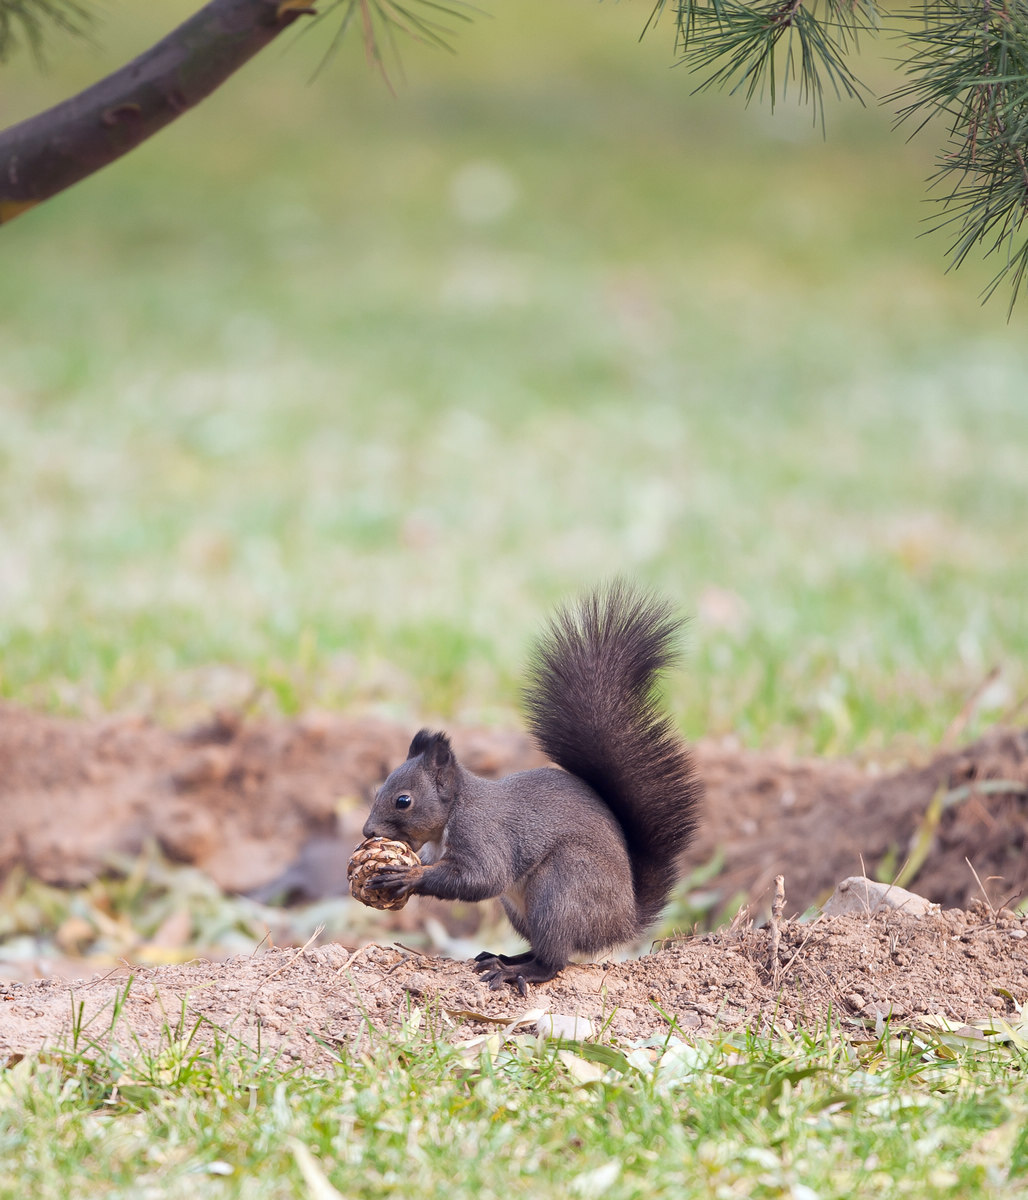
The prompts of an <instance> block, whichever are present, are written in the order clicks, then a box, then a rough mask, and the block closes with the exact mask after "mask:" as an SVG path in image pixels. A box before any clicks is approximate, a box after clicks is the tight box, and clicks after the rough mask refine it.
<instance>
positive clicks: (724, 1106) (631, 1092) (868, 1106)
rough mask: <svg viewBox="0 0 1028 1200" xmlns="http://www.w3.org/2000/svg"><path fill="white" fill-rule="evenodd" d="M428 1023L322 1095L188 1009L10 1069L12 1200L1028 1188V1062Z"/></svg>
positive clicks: (322, 1086) (865, 1045)
mask: <svg viewBox="0 0 1028 1200" xmlns="http://www.w3.org/2000/svg"><path fill="white" fill-rule="evenodd" d="M116 1020H117V1019H116V1016H115V1018H113V1021H114V1023H115V1024H116ZM430 1024H431V1022H430V1021H428V1020H427V1018H426V1015H425V1014H424V1013H420V1012H417V1011H415V1012H414V1013H412V1020H411V1021H410V1023H409V1024H408V1027H407V1029H406V1030H405V1031H403V1032H401V1033H399V1034H394V1035H392V1036H391V1037H385V1036H383V1035H381V1034H379V1033H376V1032H375V1031H373V1030H369V1032H368V1034H367V1035H366V1036H364V1037H363V1038H362V1040H361V1044H360V1045H359V1046H357V1047H355V1048H354V1050H353V1052H352V1053H348V1054H347V1055H346V1056H345V1057H344V1058H343V1059H342V1060H341V1061H340V1062H339V1064H338V1066H337V1068H336V1069H335V1070H334V1071H333V1072H332V1073H330V1074H329V1075H328V1076H327V1077H325V1078H312V1077H309V1076H304V1075H303V1074H301V1073H299V1072H297V1071H294V1070H283V1068H282V1066H281V1064H277V1063H275V1062H273V1061H267V1060H262V1059H260V1058H258V1057H256V1056H253V1055H251V1054H248V1053H245V1052H241V1051H239V1050H238V1049H235V1048H233V1047H231V1046H230V1044H229V1043H227V1042H226V1041H223V1040H222V1041H218V1040H216V1044H215V1047H214V1049H212V1050H210V1051H207V1052H203V1051H201V1050H200V1049H199V1048H198V1047H199V1043H198V1041H197V1040H196V1038H195V1036H194V1034H195V1033H196V1031H195V1030H191V1029H189V1028H182V1029H179V1028H177V1027H176V1025H175V1021H174V1016H173V1015H172V1019H171V1020H170V1021H169V1026H168V1036H167V1044H166V1046H165V1048H164V1049H163V1050H162V1051H161V1052H160V1053H158V1054H155V1055H154V1054H151V1055H144V1056H142V1057H137V1058H136V1059H135V1060H134V1061H133V1062H132V1064H131V1065H127V1055H126V1054H125V1053H124V1051H118V1050H117V1049H115V1050H114V1051H111V1052H100V1051H98V1050H97V1049H96V1048H95V1045H91V1044H90V1037H91V1036H94V1035H95V1032H96V1031H92V1032H91V1031H89V1030H79V1031H77V1035H74V1036H76V1038H77V1045H69V1046H68V1047H66V1048H65V1049H64V1050H55V1051H54V1052H52V1053H50V1054H48V1055H47V1057H46V1058H45V1059H43V1060H34V1061H33V1060H25V1061H23V1062H21V1063H19V1064H18V1065H16V1066H14V1067H13V1068H12V1069H9V1070H8V1071H7V1072H6V1073H4V1074H3V1075H2V1076H0V1146H2V1147H3V1151H4V1153H3V1156H2V1158H0V1196H3V1197H7V1196H11V1197H14V1196H24V1195H26V1194H31V1195H33V1196H39V1197H41V1198H46V1197H51V1196H52V1197H61V1198H62V1200H63V1198H65V1197H75V1196H86V1195H103V1196H110V1197H115V1196H126V1197H128V1196H132V1197H139V1196H154V1197H158V1196H159V1197H176V1196H192V1195H195V1194H196V1191H197V1189H200V1190H202V1192H203V1194H204V1195H210V1196H225V1197H230V1196H233V1197H234V1196H239V1197H280V1196H281V1197H284V1196H296V1195H309V1196H312V1197H316V1198H317V1200H332V1198H333V1197H336V1196H339V1195H342V1196H361V1197H376V1196H395V1195H398V1194H403V1195H405V1196H413V1197H465V1196H467V1197H491V1196H501V1195H503V1196H533V1197H540V1196H541V1197H547V1196H561V1197H564V1196H569V1195H570V1196H584V1197H591V1196H600V1195H603V1196H607V1197H610V1198H611V1200H617V1198H620V1197H626V1198H627V1197H634V1196H640V1195H646V1196H664V1195H666V1196H685V1197H691V1196H697V1197H700V1196H703V1197H705V1196H724V1197H733V1196H745V1197H752V1196H757V1197H777V1196H787V1197H796V1198H797V1200H814V1198H815V1197H821V1198H822V1200H828V1198H830V1197H847V1198H848V1197H851V1196H854V1195H863V1194H872V1193H873V1194H874V1195H881V1196H901V1195H916V1196H918V1197H926V1198H927V1197H943V1196H947V1197H949V1196H965V1195H968V1196H969V1195H974V1196H982V1197H986V1198H988V1197H1004V1196H1018V1195H1023V1194H1024V1186H1025V1175H1026V1171H1028V1125H1026V1116H1028V1108H1026V1105H1025V1098H1024V1079H1023V1075H1024V1070H1025V1065H1026V1062H1025V1059H1024V1055H1023V1052H1022V1051H1019V1050H1016V1049H1014V1050H1010V1049H1009V1048H1001V1047H993V1048H987V1049H984V1050H980V1051H974V1052H972V1051H969V1050H954V1049H952V1048H949V1047H947V1046H946V1045H945V1043H944V1042H942V1041H939V1040H937V1039H933V1038H932V1037H928V1036H925V1035H914V1036H909V1035H907V1036H903V1037H901V1036H897V1034H896V1033H895V1032H890V1031H888V1030H886V1031H884V1032H883V1033H882V1034H881V1035H880V1036H879V1037H878V1038H877V1039H876V1038H875V1037H874V1036H869V1037H868V1038H867V1039H864V1040H856V1041H854V1040H850V1039H848V1038H847V1037H845V1036H843V1035H842V1034H841V1033H840V1031H839V1030H837V1029H829V1030H826V1031H823V1032H822V1033H820V1034H817V1035H810V1036H796V1037H794V1038H785V1039H779V1040H776V1041H774V1042H769V1041H767V1040H766V1039H758V1038H752V1037H741V1038H735V1039H733V1038H726V1039H723V1040H718V1041H713V1042H700V1043H697V1044H696V1045H695V1046H691V1045H687V1044H685V1043H683V1042H680V1041H677V1040H676V1039H674V1038H670V1039H669V1040H668V1041H667V1042H665V1043H662V1044H658V1045H655V1046H654V1047H652V1048H647V1047H639V1048H635V1049H630V1048H627V1047H626V1048H621V1049H619V1048H616V1047H611V1046H607V1047H604V1046H602V1045H601V1046H597V1045H594V1044H591V1043H565V1044H564V1047H563V1048H561V1047H560V1046H559V1045H557V1044H554V1043H537V1042H536V1041H535V1039H533V1038H523V1039H515V1040H514V1041H513V1042H510V1043H506V1044H502V1045H501V1044H500V1043H499V1041H497V1040H494V1041H492V1042H489V1043H487V1044H486V1045H485V1046H484V1047H483V1048H481V1049H476V1048H474V1047H468V1048H466V1049H461V1048H456V1049H455V1048H453V1047H450V1046H448V1045H446V1044H444V1043H441V1042H440V1041H438V1040H436V1039H435V1038H434V1037H433V1036H432V1031H431V1029H430V1028H429V1026H430ZM419 1026H420V1028H419ZM128 1049H131V1047H129V1048H128ZM455 1163H459V1169H457V1170H456V1171H455V1169H454V1164H455Z"/></svg>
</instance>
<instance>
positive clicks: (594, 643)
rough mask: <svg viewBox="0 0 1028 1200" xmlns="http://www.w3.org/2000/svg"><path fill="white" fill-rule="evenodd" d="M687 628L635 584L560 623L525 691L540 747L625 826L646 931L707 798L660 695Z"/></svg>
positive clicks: (544, 643)
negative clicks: (681, 633) (679, 639)
mask: <svg viewBox="0 0 1028 1200" xmlns="http://www.w3.org/2000/svg"><path fill="white" fill-rule="evenodd" d="M680 627H681V621H680V619H679V618H678V617H676V615H675V613H674V611H673V610H672V608H671V607H670V605H668V604H667V603H666V602H664V601H663V600H661V599H659V598H658V597H656V596H654V595H651V594H646V593H642V592H638V591H636V590H635V589H633V588H631V587H629V586H628V585H627V584H624V583H620V582H619V583H614V584H612V585H611V586H610V587H608V588H607V589H606V590H603V591H597V592H592V593H590V594H588V595H587V596H586V597H585V598H584V599H583V600H582V601H581V602H580V603H579V604H577V605H574V606H571V607H568V608H565V609H563V610H561V611H559V612H558V613H557V614H556V615H555V616H554V618H553V620H552V621H551V623H550V625H549V627H548V628H547V630H546V631H545V632H544V634H543V636H542V637H541V638H540V640H539V642H538V644H537V646H536V648H535V652H534V655H533V657H532V660H531V663H530V667H529V674H528V680H527V683H526V687H525V692H524V703H525V709H526V714H527V718H528V724H529V728H530V729H531V731H532V733H533V735H534V736H535V738H536V741H537V742H538V744H539V746H540V748H541V749H542V750H543V752H544V753H545V754H547V755H548V756H549V757H550V758H551V759H552V760H553V761H554V762H555V763H557V764H558V765H559V766H561V767H563V768H564V770H566V771H569V772H570V773H571V774H572V775H577V776H578V778H579V779H581V780H583V781H584V782H585V783H587V784H588V785H589V786H590V787H591V788H592V789H593V790H594V791H595V792H596V793H597V794H598V795H599V796H600V798H601V799H602V800H603V802H604V804H606V806H607V807H608V808H609V809H610V811H611V812H612V813H613V814H614V816H615V818H616V820H617V822H618V824H619V825H620V827H621V830H622V833H623V835H624V839H625V844H626V846H627V848H628V854H629V858H630V860H631V864H632V876H633V887H634V891H635V902H636V911H637V915H638V920H639V924H640V926H641V927H643V928H645V927H646V926H648V925H651V924H652V923H653V922H654V921H655V920H656V919H657V917H658V916H659V914H660V910H661V909H662V908H663V906H664V904H665V903H666V902H667V899H668V897H669V895H670V893H671V890H672V888H673V887H674V885H675V882H676V880H677V878H678V858H679V855H680V854H681V852H682V851H683V850H684V849H685V847H686V845H687V844H688V843H689V841H690V839H691V837H692V834H693V832H694V830H695V827H696V821H697V809H698V806H699V802H700V798H701V793H702V787H701V784H700V782H699V779H698V778H697V776H696V774H695V771H694V768H693V764H692V759H691V757H690V755H689V751H688V748H687V747H686V745H685V743H684V742H683V741H682V739H681V738H680V737H679V735H678V732H677V730H676V729H675V726H674V724H673V722H672V720H671V718H670V717H669V716H668V714H667V713H666V712H665V710H664V709H663V707H662V706H661V703H660V700H659V697H658V696H657V695H656V691H655V688H656V682H657V677H658V676H659V675H660V673H661V672H662V671H664V670H665V668H667V667H668V666H669V665H670V664H671V663H673V662H674V661H675V660H676V658H677V653H676V650H675V641H676V638H677V635H678V632H679V630H680Z"/></svg>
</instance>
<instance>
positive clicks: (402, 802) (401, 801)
mask: <svg viewBox="0 0 1028 1200" xmlns="http://www.w3.org/2000/svg"><path fill="white" fill-rule="evenodd" d="M410 806H411V798H410V796H408V795H407V793H406V792H404V794H403V795H402V796H397V797H396V807H397V808H410Z"/></svg>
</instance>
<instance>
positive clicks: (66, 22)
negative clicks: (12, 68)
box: [0, 0, 93, 62]
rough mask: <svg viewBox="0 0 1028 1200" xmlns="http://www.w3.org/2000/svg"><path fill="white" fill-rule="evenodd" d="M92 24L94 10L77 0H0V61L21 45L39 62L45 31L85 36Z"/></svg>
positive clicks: (46, 32) (6, 58)
mask: <svg viewBox="0 0 1028 1200" xmlns="http://www.w3.org/2000/svg"><path fill="white" fill-rule="evenodd" d="M92 24H93V14H92V13H91V12H90V10H89V8H87V7H86V6H85V5H84V4H81V3H79V0H0V62H6V61H7V60H8V59H9V58H10V57H11V55H12V54H13V53H14V51H15V50H17V49H18V48H19V47H20V46H23V45H24V46H27V47H28V48H29V49H30V50H31V51H32V53H33V55H34V56H35V58H36V60H37V61H40V62H41V61H42V59H43V51H44V46H45V43H46V38H47V35H48V33H50V32H52V31H53V30H54V29H60V30H63V31H64V32H65V33H71V34H75V35H76V36H78V37H84V36H85V35H86V34H87V33H88V32H89V29H90V27H91V26H92Z"/></svg>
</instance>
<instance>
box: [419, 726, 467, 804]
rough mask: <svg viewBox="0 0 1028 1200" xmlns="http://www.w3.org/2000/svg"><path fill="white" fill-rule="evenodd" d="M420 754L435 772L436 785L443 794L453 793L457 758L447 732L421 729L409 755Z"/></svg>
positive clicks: (428, 766)
mask: <svg viewBox="0 0 1028 1200" xmlns="http://www.w3.org/2000/svg"><path fill="white" fill-rule="evenodd" d="M419 754H423V755H424V756H425V766H426V767H427V768H428V770H430V771H432V772H433V773H434V774H435V781H436V787H437V788H438V789H439V792H440V794H441V795H443V796H445V797H447V798H448V797H450V796H452V795H453V791H454V786H455V783H456V774H457V760H456V759H455V758H454V756H453V747H452V746H451V745H450V739H449V738H448V737H447V736H446V734H445V733H432V732H431V731H430V730H428V729H419V730H418V732H417V733H416V734H415V735H414V741H412V742H411V744H410V751H409V753H408V755H407V757H408V758H409V759H410V758H416V757H417V756H418V755H419Z"/></svg>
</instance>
